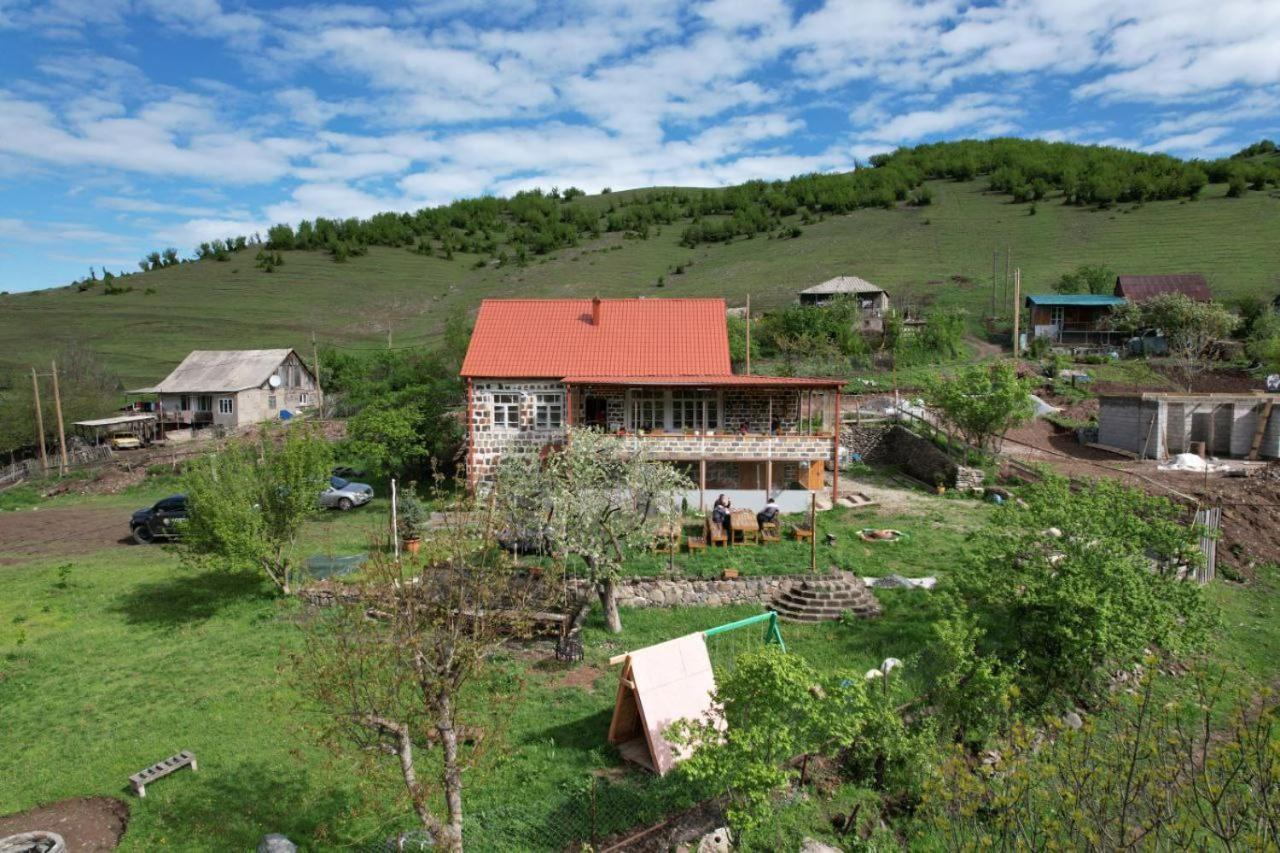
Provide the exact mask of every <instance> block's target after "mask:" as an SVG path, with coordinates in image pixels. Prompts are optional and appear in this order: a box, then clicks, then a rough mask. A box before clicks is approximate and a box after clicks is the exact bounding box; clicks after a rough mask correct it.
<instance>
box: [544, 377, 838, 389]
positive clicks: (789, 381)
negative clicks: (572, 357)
mask: <svg viewBox="0 0 1280 853" xmlns="http://www.w3.org/2000/svg"><path fill="white" fill-rule="evenodd" d="M564 381H565V382H567V383H569V384H571V385H663V386H672V385H675V386H689V387H692V386H703V385H705V386H707V387H711V388H724V387H733V388H797V387H799V388H839V387H841V386H842V385H844V384H845V380H843V379H810V378H807V377H803V376H743V375H740V374H733V375H729V376H722V375H715V376H566V377H564Z"/></svg>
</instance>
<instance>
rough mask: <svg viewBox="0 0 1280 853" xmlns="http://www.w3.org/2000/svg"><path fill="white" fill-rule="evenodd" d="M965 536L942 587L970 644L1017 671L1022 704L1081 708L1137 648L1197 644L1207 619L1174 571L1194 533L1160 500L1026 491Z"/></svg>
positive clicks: (1061, 482) (1134, 657) (1192, 588)
mask: <svg viewBox="0 0 1280 853" xmlns="http://www.w3.org/2000/svg"><path fill="white" fill-rule="evenodd" d="M1020 497H1021V498H1022V500H1021V501H1020V502H1019V503H1016V504H1014V503H1011V504H1006V505H1005V506H1003V507H1002V508H1001V509H1000V510H999V511H997V512H996V513H994V514H993V515H992V517H991V521H990V523H989V525H988V526H987V528H986V529H984V530H982V531H980V532H979V533H977V534H975V535H974V536H972V537H971V538H970V546H969V549H968V551H967V552H966V555H965V558H964V559H962V560H961V562H960V564H959V565H958V566H956V567H955V569H954V570H953V572H952V574H951V576H950V578H949V581H948V582H949V586H950V588H951V589H952V590H953V592H954V596H955V599H954V601H955V604H956V605H957V606H958V607H959V608H960V609H961V612H964V613H967V614H969V617H968V618H970V619H971V620H972V623H973V625H974V626H975V627H976V628H978V629H980V631H981V634H980V635H977V637H976V639H977V648H978V650H979V651H980V652H982V653H983V654H993V655H994V656H995V657H996V658H997V659H998V660H999V661H1000V662H1001V664H1002V665H1003V666H1004V667H1008V668H1009V669H1010V671H1011V672H1013V673H1015V679H1016V684H1017V686H1018V688H1019V691H1020V695H1021V696H1022V702H1023V704H1024V705H1026V706H1028V707H1031V708H1038V707H1042V706H1044V705H1052V704H1054V703H1055V702H1058V701H1073V702H1078V701H1087V700H1088V698H1089V697H1091V696H1092V695H1095V694H1096V693H1097V692H1098V691H1100V690H1102V689H1103V688H1104V686H1105V681H1106V678H1107V676H1108V675H1109V673H1111V672H1113V671H1115V670H1116V669H1117V668H1120V667H1125V666H1130V665H1132V664H1133V663H1135V662H1137V661H1138V660H1140V659H1141V657H1142V656H1143V654H1144V653H1145V652H1146V650H1147V649H1150V648H1160V649H1164V650H1167V651H1170V652H1174V653H1182V652H1189V651H1193V650H1195V649H1197V648H1200V647H1201V645H1202V644H1203V643H1204V642H1205V640H1206V639H1207V636H1208V632H1209V629H1210V628H1211V627H1212V625H1213V623H1214V619H1213V615H1212V613H1211V611H1210V610H1209V608H1208V605H1207V604H1206V602H1205V599H1204V595H1203V593H1202V591H1201V589H1200V587H1199V585H1197V584H1195V583H1191V582H1188V581H1186V580H1184V579H1182V577H1181V574H1182V573H1183V572H1185V571H1186V570H1187V569H1188V568H1189V567H1194V566H1195V565H1197V564H1198V563H1199V562H1200V561H1201V560H1202V559H1203V557H1202V555H1201V553H1200V550H1199V535H1200V531H1198V530H1196V529H1195V528H1193V527H1191V526H1190V525H1188V524H1187V523H1186V522H1185V520H1184V518H1183V517H1182V516H1183V513H1182V512H1181V511H1180V510H1179V508H1178V507H1176V506H1174V505H1173V504H1172V503H1170V502H1169V501H1168V500H1166V499H1164V498H1159V497H1153V496H1151V495H1148V494H1146V493H1145V492H1142V491H1141V490H1139V489H1133V488H1129V487H1126V486H1124V485H1121V484H1119V483H1117V482H1115V481H1112V480H1101V481H1099V482H1097V483H1095V484H1093V485H1090V486H1088V487H1086V488H1081V489H1079V490H1077V491H1073V490H1072V489H1071V486H1070V484H1069V483H1068V481H1066V480H1065V479H1061V478H1049V479H1047V480H1045V481H1044V482H1042V483H1038V484H1036V485H1033V486H1031V487H1028V488H1027V489H1026V490H1024V491H1023V493H1022V494H1021V495H1020Z"/></svg>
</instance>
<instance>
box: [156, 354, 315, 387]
mask: <svg viewBox="0 0 1280 853" xmlns="http://www.w3.org/2000/svg"><path fill="white" fill-rule="evenodd" d="M291 352H293V350H291V349H243V350H201V349H198V350H192V351H191V352H190V353H188V355H187V357H186V358H184V359H183V360H182V363H181V364H179V365H178V366H177V367H175V368H174V369H173V372H172V373H170V374H169V375H168V376H166V377H165V378H164V379H163V380H162V381H160V382H159V383H157V384H156V385H154V386H152V387H150V388H138V389H136V391H135V393H153V394H198V393H218V392H228V391H243V390H245V389H246V388H257V387H258V386H259V385H261V384H262V383H264V382H266V381H267V378H268V377H269V376H271V374H272V373H274V372H275V371H276V368H278V367H279V366H280V364H281V363H282V362H283V361H284V360H285V359H286V358H288V357H289V354H290V353H291ZM299 361H301V359H299ZM303 369H306V367H305V365H304V366H303Z"/></svg>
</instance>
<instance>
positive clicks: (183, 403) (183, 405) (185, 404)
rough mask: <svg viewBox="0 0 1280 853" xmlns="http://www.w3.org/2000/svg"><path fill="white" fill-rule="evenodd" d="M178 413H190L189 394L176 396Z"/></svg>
mask: <svg viewBox="0 0 1280 853" xmlns="http://www.w3.org/2000/svg"><path fill="white" fill-rule="evenodd" d="M178 411H180V412H189V411H191V395H190V394H180V395H179V396H178Z"/></svg>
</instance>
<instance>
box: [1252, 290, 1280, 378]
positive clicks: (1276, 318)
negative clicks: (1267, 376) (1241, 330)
mask: <svg viewBox="0 0 1280 853" xmlns="http://www.w3.org/2000/svg"><path fill="white" fill-rule="evenodd" d="M1244 346H1245V353H1246V354H1247V355H1248V356H1249V358H1251V359H1253V360H1255V361H1257V362H1259V363H1260V364H1262V365H1263V367H1264V368H1265V369H1266V370H1268V371H1273V372H1274V371H1280V311H1276V310H1274V309H1273V308H1271V307H1270V306H1266V309H1265V310H1264V311H1263V312H1262V313H1261V314H1259V315H1258V316H1257V317H1256V318H1255V319H1254V321H1253V322H1252V324H1251V325H1250V329H1249V336H1248V337H1247V338H1245V343H1244Z"/></svg>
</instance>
